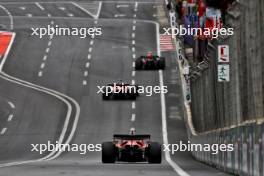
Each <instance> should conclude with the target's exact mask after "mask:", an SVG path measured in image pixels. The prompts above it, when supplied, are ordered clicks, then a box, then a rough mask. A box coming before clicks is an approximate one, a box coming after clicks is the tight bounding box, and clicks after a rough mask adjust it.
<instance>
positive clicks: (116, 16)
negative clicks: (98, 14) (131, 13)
mask: <svg viewBox="0 0 264 176" xmlns="http://www.w3.org/2000/svg"><path fill="white" fill-rule="evenodd" d="M125 16H126V14H115V15H114V17H115V18H118V17H125Z"/></svg>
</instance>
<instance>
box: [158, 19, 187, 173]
mask: <svg viewBox="0 0 264 176" xmlns="http://www.w3.org/2000/svg"><path fill="white" fill-rule="evenodd" d="M154 24H156V40H157V54H158V55H159V56H160V55H161V51H160V38H159V24H158V23H157V22H154ZM159 82H160V87H163V86H164V81H163V71H162V70H159ZM160 103H161V115H162V136H163V143H164V144H165V145H168V144H169V140H168V129H167V115H166V101H165V95H164V94H163V93H161V94H160ZM165 159H166V161H167V162H168V163H169V164H170V165H171V167H172V168H173V169H174V171H175V172H177V173H178V174H179V175H180V176H190V175H189V174H188V173H187V172H185V171H184V170H183V169H182V168H180V166H179V165H177V164H176V163H175V162H174V161H173V160H172V159H171V156H170V153H169V151H168V150H166V151H165Z"/></svg>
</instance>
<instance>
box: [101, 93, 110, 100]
mask: <svg viewBox="0 0 264 176" xmlns="http://www.w3.org/2000/svg"><path fill="white" fill-rule="evenodd" d="M102 98H103V100H109V99H110V96H107V95H106V94H105V93H103V94H102Z"/></svg>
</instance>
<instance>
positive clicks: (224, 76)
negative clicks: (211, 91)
mask: <svg viewBox="0 0 264 176" xmlns="http://www.w3.org/2000/svg"><path fill="white" fill-rule="evenodd" d="M217 71H218V82H229V81H230V66H229V65H227V64H223V65H218V68H217Z"/></svg>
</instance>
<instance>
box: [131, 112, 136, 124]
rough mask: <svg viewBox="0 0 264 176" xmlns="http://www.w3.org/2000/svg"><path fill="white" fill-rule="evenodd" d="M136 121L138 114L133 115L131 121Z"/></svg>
mask: <svg viewBox="0 0 264 176" xmlns="http://www.w3.org/2000/svg"><path fill="white" fill-rule="evenodd" d="M135 120H136V114H132V115H131V121H132V122H134V121H135Z"/></svg>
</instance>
